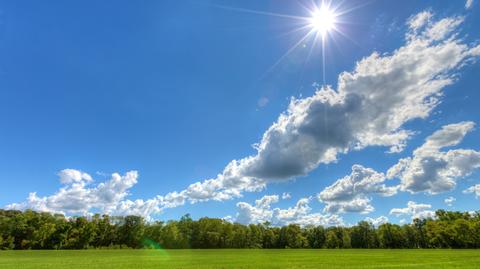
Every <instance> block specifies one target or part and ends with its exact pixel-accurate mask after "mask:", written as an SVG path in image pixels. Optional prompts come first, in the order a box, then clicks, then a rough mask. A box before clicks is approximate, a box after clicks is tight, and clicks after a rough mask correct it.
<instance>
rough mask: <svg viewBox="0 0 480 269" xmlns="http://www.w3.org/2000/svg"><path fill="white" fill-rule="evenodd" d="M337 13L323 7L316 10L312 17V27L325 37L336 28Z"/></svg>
mask: <svg viewBox="0 0 480 269" xmlns="http://www.w3.org/2000/svg"><path fill="white" fill-rule="evenodd" d="M335 17H336V16H335V13H333V12H332V11H331V10H330V9H328V7H326V6H324V5H322V6H321V7H320V8H319V9H317V10H315V11H314V12H313V13H312V17H310V26H311V27H312V28H313V29H314V30H315V31H317V32H318V33H320V34H321V35H322V37H324V36H325V35H326V34H327V33H328V32H329V31H330V30H332V29H333V28H334V27H335Z"/></svg>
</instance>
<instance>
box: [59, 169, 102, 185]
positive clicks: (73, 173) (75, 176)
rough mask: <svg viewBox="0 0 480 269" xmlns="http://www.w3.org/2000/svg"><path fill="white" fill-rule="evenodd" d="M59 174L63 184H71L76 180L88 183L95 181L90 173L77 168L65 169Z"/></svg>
mask: <svg viewBox="0 0 480 269" xmlns="http://www.w3.org/2000/svg"><path fill="white" fill-rule="evenodd" d="M58 176H59V177H60V182H61V183H63V184H70V183H74V182H76V183H80V182H85V183H87V182H92V181H93V179H92V177H91V176H90V175H89V174H87V173H84V172H82V171H79V170H75V169H63V170H62V171H60V172H59V173H58Z"/></svg>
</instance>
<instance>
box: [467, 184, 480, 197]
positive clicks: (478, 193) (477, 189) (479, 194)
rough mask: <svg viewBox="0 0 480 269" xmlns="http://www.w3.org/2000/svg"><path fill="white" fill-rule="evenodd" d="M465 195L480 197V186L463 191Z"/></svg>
mask: <svg viewBox="0 0 480 269" xmlns="http://www.w3.org/2000/svg"><path fill="white" fill-rule="evenodd" d="M463 193H473V194H475V197H476V198H479V197H480V184H476V185H473V186H471V187H470V188H468V189H466V190H464V191H463Z"/></svg>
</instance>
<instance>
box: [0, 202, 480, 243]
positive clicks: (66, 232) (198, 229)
mask: <svg viewBox="0 0 480 269" xmlns="http://www.w3.org/2000/svg"><path fill="white" fill-rule="evenodd" d="M479 247H480V214H479V213H475V214H471V213H468V212H450V211H445V210H438V211H437V212H436V217H435V218H430V219H415V220H413V222H412V223H410V224H404V225H397V224H391V223H385V224H381V225H379V226H378V227H375V226H374V225H373V224H372V223H369V222H366V221H360V222H359V223H358V224H357V225H354V226H351V227H322V226H306V227H300V226H299V225H296V224H290V225H287V226H283V227H273V226H271V225H270V224H269V223H263V224H250V225H242V224H239V223H230V222H228V221H225V220H223V219H215V218H201V219H198V220H193V219H192V218H191V217H190V216H189V215H185V216H183V217H182V218H181V219H180V220H178V221H177V220H173V221H168V222H163V221H155V222H147V221H145V220H144V219H143V218H142V217H139V216H122V217H120V216H108V215H102V216H101V215H98V214H97V215H94V216H92V217H65V216H63V215H60V214H50V213H44V212H42V213H41V212H35V211H31V210H27V211H24V212H22V211H16V210H0V249H3V250H7V249H86V248H479Z"/></svg>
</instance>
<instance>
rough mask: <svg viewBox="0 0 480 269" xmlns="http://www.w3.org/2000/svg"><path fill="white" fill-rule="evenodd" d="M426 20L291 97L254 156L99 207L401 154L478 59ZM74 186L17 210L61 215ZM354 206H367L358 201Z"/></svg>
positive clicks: (158, 206)
mask: <svg viewBox="0 0 480 269" xmlns="http://www.w3.org/2000/svg"><path fill="white" fill-rule="evenodd" d="M433 18H434V16H433V14H432V13H431V12H428V11H426V12H421V13H419V14H417V15H415V16H412V17H411V18H409V19H408V21H407V27H408V30H407V33H406V36H405V44H404V45H403V46H401V47H399V48H398V49H396V50H395V51H393V52H392V53H390V54H382V55H380V54H379V53H377V52H374V53H372V54H371V55H370V56H368V57H366V58H364V59H362V60H361V61H359V62H357V64H356V67H355V68H354V70H353V71H351V72H347V71H346V72H343V73H341V74H340V75H339V77H338V83H337V85H338V87H337V89H333V88H331V87H329V86H325V87H322V88H321V89H319V90H317V91H316V93H315V94H314V95H313V96H310V97H307V98H301V99H295V98H292V100H291V102H290V104H289V106H288V109H287V111H286V112H284V113H282V114H281V115H280V116H279V117H278V119H277V121H276V122H275V123H274V124H273V125H272V126H270V127H269V128H268V130H267V131H266V132H265V133H264V134H263V137H262V139H261V141H260V142H259V143H258V144H256V146H255V148H256V150H257V152H256V154H254V155H252V156H248V157H245V158H243V159H240V160H233V161H231V162H230V163H229V164H228V165H227V166H226V167H225V169H224V170H223V171H222V172H221V173H220V174H218V175H217V176H216V177H214V178H212V179H207V180H204V181H200V182H196V183H193V184H191V185H190V186H188V187H187V188H186V189H184V190H182V191H179V192H171V193H168V194H166V195H158V196H156V197H154V198H151V199H149V200H135V201H131V200H128V199H125V196H122V199H120V200H118V199H117V200H115V201H116V205H111V204H109V205H108V206H105V207H100V208H103V209H104V210H109V211H110V212H121V213H123V214H128V213H130V212H140V213H142V214H144V215H146V216H149V215H150V214H154V213H158V212H161V211H162V210H163V209H165V208H172V207H178V206H181V205H183V204H185V203H187V202H188V203H196V202H201V201H208V200H216V201H223V200H229V199H233V198H237V197H241V196H242V193H243V192H255V191H260V190H263V189H264V188H265V187H266V185H267V184H268V183H270V182H275V181H279V180H287V179H291V178H295V177H300V176H304V175H307V174H308V173H309V172H310V171H312V170H313V169H315V168H316V167H318V166H319V165H321V164H328V163H332V162H335V161H337V160H338V156H339V155H340V154H346V153H348V152H349V151H352V150H361V149H363V148H365V147H368V146H384V147H387V148H388V149H389V152H400V151H402V150H403V148H404V147H405V145H406V142H407V140H408V139H409V138H410V137H411V136H412V134H413V132H412V131H410V130H407V129H404V128H403V125H404V124H405V123H406V122H409V121H411V120H413V119H418V118H421V119H424V118H426V117H428V116H429V115H430V113H431V111H432V110H433V109H434V108H435V107H436V106H437V105H438V104H439V102H440V96H441V95H442V93H443V92H442V90H443V89H444V87H445V86H448V85H451V84H452V83H454V82H455V74H456V72H457V71H458V70H459V68H460V67H462V66H464V65H465V64H467V63H469V62H472V61H474V60H475V59H476V58H477V57H478V56H479V55H480V45H476V46H475V45H470V44H465V43H464V42H463V40H462V38H461V37H459V36H458V35H457V34H456V30H457V29H458V27H459V26H460V25H461V24H462V22H463V20H464V18H463V17H448V18H443V19H440V20H434V19H433ZM75 184H78V183H69V184H68V185H67V186H65V187H62V189H60V191H59V192H57V193H56V194H54V195H52V196H47V197H37V196H36V195H35V196H34V197H33V198H32V199H30V198H29V199H28V200H27V201H26V202H23V203H21V205H22V206H23V207H33V206H32V204H31V203H32V202H31V201H33V202H35V203H37V202H38V200H40V201H43V200H45V201H47V202H45V203H44V204H45V205H46V206H45V209H50V207H48V205H49V204H52V205H55V206H54V207H52V208H51V209H55V210H58V211H67V210H62V208H61V207H60V206H57V205H56V204H55V203H49V201H50V200H52V199H53V200H54V198H52V197H57V196H58V195H60V193H63V192H68V191H72V190H71V189H72V188H79V192H80V193H82V192H83V191H84V190H83V189H82V188H84V189H86V190H89V189H88V188H87V187H86V185H84V186H77V185H75ZM96 188H98V187H93V189H96ZM90 189H92V188H90ZM93 192H94V191H93ZM87 197H88V195H87ZM57 198H58V197H57ZM94 200H95V199H94ZM359 202H360V203H363V204H364V205H365V204H368V202H367V201H366V200H365V199H363V200H359ZM42 203H43V202H42Z"/></svg>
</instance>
